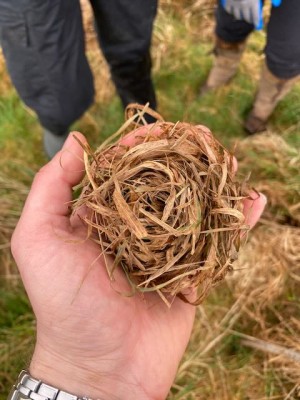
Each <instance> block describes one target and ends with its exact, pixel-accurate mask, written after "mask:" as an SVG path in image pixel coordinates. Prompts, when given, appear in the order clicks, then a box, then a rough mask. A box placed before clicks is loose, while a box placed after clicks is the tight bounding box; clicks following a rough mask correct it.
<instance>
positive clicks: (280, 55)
mask: <svg viewBox="0 0 300 400" xmlns="http://www.w3.org/2000/svg"><path fill="white" fill-rule="evenodd" d="M216 20H217V25H216V35H217V36H218V37H220V38H221V39H223V40H225V41H226V42H230V43H236V42H241V41H244V40H245V39H246V38H247V36H248V35H249V34H250V33H251V32H252V31H253V30H254V26H253V25H252V24H249V23H248V22H245V21H238V20H236V19H235V18H234V17H233V16H232V15H230V14H228V13H227V12H226V11H225V10H224V8H223V7H222V6H221V4H220V3H219V5H218V8H217V11H216ZM265 56H266V63H267V66H268V68H269V69H270V71H271V72H272V73H273V74H274V75H275V76H277V77H278V78H280V79H290V78H294V77H295V76H297V75H299V74H300V0H282V3H281V5H280V6H279V7H272V9H271V15H270V19H269V22H268V25H267V43H266V47H265Z"/></svg>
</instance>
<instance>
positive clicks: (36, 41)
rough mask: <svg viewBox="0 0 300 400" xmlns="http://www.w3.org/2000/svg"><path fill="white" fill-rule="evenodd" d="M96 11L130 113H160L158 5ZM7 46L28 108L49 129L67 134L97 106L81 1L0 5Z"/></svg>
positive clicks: (121, 4) (0, 34) (137, 2)
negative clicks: (155, 43)
mask: <svg viewBox="0 0 300 400" xmlns="http://www.w3.org/2000/svg"><path fill="white" fill-rule="evenodd" d="M90 3H91V5H92V8H93V11H94V17H95V23H96V27H97V32H98V37H99V43H100V46H101V49H102V51H103V54H104V56H105V58H106V60H107V62H108V64H109V67H110V71H111V76H112V79H113V81H114V83H115V85H116V89H117V92H118V94H119V96H120V98H121V100H122V103H123V106H124V107H125V106H126V105H127V104H128V103H130V102H138V103H140V104H145V103H147V102H150V106H151V107H152V108H155V107H156V98H155V92H154V88H153V84H152V80H151V57H150V46H151V36H152V28H153V21H154V18H155V15H156V10H157V0H130V1H128V0H127V1H126V0H90ZM0 40H1V46H2V49H3V53H4V57H5V60H6V64H7V69H8V72H9V74H10V77H11V80H12V82H13V84H14V86H15V88H16V89H17V91H18V93H19V95H20V97H21V98H22V100H23V101H24V102H25V104H26V105H27V106H28V107H30V108H31V109H33V110H34V111H35V112H36V114H37V116H38V118H39V120H40V122H41V124H42V125H43V126H44V127H45V128H47V129H49V130H50V131H52V132H55V133H57V134H63V133H65V132H66V130H68V128H69V126H70V125H71V124H72V123H73V122H74V121H75V120H76V119H78V118H79V117H80V116H81V115H82V114H83V113H84V112H85V111H86V109H87V108H88V107H89V106H90V105H91V103H92V102H93V99H94V85H93V77H92V73H91V70H90V67H89V65H88V61H87V58H86V55H85V46H84V32H83V25H82V15H81V9H80V4H79V0H0ZM105 84H106V82H103V85H105Z"/></svg>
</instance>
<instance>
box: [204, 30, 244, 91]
mask: <svg viewBox="0 0 300 400" xmlns="http://www.w3.org/2000/svg"><path fill="white" fill-rule="evenodd" d="M245 47H246V41H243V42H237V43H229V42H225V41H224V40H222V39H220V38H219V37H216V44H215V47H214V50H213V53H214V55H215V60H214V64H213V67H212V69H211V70H210V73H209V75H208V78H207V80H206V82H205V84H204V85H203V86H202V88H201V89H200V95H203V94H205V93H206V92H208V91H210V90H212V89H216V88H218V87H220V86H223V85H225V84H226V83H228V82H229V81H230V80H231V78H232V77H233V76H234V75H235V74H236V72H237V69H238V66H239V63H240V60H241V57H242V55H243V51H244V49H245Z"/></svg>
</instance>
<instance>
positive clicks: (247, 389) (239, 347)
mask: <svg viewBox="0 0 300 400" xmlns="http://www.w3.org/2000/svg"><path fill="white" fill-rule="evenodd" d="M82 3H83V4H84V3H86V0H82ZM213 5H214V1H213V0H194V1H192V0H190V1H187V0H184V1H180V0H163V1H162V2H161V6H160V10H159V15H158V17H159V18H158V19H157V21H156V30H155V34H154V39H153V44H154V46H153V58H154V71H156V72H158V71H159V70H160V68H161V66H162V64H163V63H164V62H165V60H166V59H172V56H174V55H175V54H176V46H179V47H180V48H184V47H185V46H186V43H185V40H184V37H183V36H181V37H180V38H178V35H177V34H176V28H175V27H174V26H173V23H171V22H170V18H169V16H170V13H176V14H177V15H178V16H179V17H180V20H181V21H184V27H185V31H186V33H187V34H188V35H189V37H193V38H194V40H195V42H197V43H198V42H200V41H201V40H202V39H203V42H205V43H211V39H212V36H213V25H214V24H213V20H212V13H213ZM85 7H86V9H85V17H84V18H85V27H86V31H87V54H88V58H89V61H90V63H91V66H92V70H93V73H94V77H95V82H96V91H97V102H98V103H101V102H102V101H106V100H109V99H111V98H112V96H113V94H114V88H113V86H112V84H111V83H110V82H109V71H108V69H107V66H106V63H105V61H104V59H103V57H102V55H101V52H100V51H99V49H98V43H97V41H96V38H95V33H94V30H93V27H92V22H91V13H90V9H89V8H88V6H86V5H85ZM195 16H196V18H195ZM197 16H199V18H197ZM200 16H201V21H200ZM190 35H191V36H190ZM259 59H260V57H259V56H256V57H255V62H253V52H251V51H250V52H246V54H245V56H244V58H243V60H244V61H243V65H242V69H245V70H246V72H247V74H248V75H251V76H252V77H254V78H255V79H256V78H257V77H258V74H259V69H258V60H259ZM180 62H188V59H184V60H178V59H177V58H176V59H175V60H174V62H173V61H172V65H171V66H170V67H171V68H173V71H174V72H176V71H177V70H179V69H180ZM170 64H171V63H170ZM168 65H169V64H168ZM171 72H172V71H171ZM0 78H1V79H0V93H6V91H8V90H9V89H10V81H9V78H8V77H7V75H6V73H5V67H4V64H3V59H2V58H1V54H0ZM103 82H105V84H103ZM107 82H108V83H107ZM241 90H243V88H241ZM87 118H91V119H92V118H93V117H92V112H88V113H87ZM237 156H238V158H239V160H240V167H241V170H242V172H245V173H247V172H248V171H249V170H250V171H252V176H251V179H250V182H252V183H253V185H255V187H256V188H257V189H258V190H261V191H262V192H264V193H265V194H266V195H267V197H268V206H267V209H266V212H265V213H264V216H263V219H262V223H261V224H260V226H258V227H257V228H256V229H255V230H254V231H253V232H252V233H251V235H250V236H249V241H248V243H247V244H246V246H244V248H243V251H242V252H241V253H240V257H239V260H238V263H237V264H236V265H235V270H236V271H235V272H234V273H233V274H232V275H230V276H229V277H228V279H226V283H223V284H222V285H221V286H219V287H218V288H216V289H214V290H213V291H212V293H211V295H210V296H209V297H208V299H207V300H206V302H205V303H204V304H203V305H200V306H199V307H198V308H197V318H196V321H195V326H194V331H193V336H192V338H191V341H190V345H189V348H188V351H187V352H186V355H185V358H184V360H183V362H182V364H181V366H180V368H179V371H178V375H177V379H176V382H175V383H174V386H173V390H172V394H170V399H172V400H173V399H174V400H175V399H176V400H177V399H183V400H204V399H205V400H216V399H218V400H246V399H247V400H263V399H265V400H267V399H269V400H271V399H274V400H275V399H278V400H279V399H280V400H292V399H299V398H300V393H299V391H298V392H297V390H298V389H297V385H298V384H299V381H300V376H299V363H298V362H296V361H295V360H294V359H293V357H292V356H291V354H293V353H291V352H284V351H283V352H282V353H280V354H278V353H276V352H274V347H272V346H268V345H265V346H264V347H265V348H264V349H262V348H259V347H258V346H259V343H260V342H259V341H257V339H258V340H262V341H265V342H264V343H269V344H276V345H278V346H281V347H282V348H284V349H288V350H292V351H293V352H294V354H298V353H299V352H300V343H299V337H300V326H299V325H300V324H299V321H300V311H299V309H300V308H299V298H300V293H299V287H300V285H299V281H300V259H299V254H300V251H299V250H300V229H299V227H297V223H298V222H297V221H299V211H300V210H299V193H300V189H299V170H300V167H299V153H298V152H297V150H295V149H294V148H292V147H291V146H290V145H289V144H288V143H287V141H286V140H285V138H284V137H280V136H279V135H276V134H272V133H268V134H263V135H259V136H256V137H251V138H248V139H246V140H245V141H243V142H241V143H240V144H239V145H238V147H237ZM21 182H22V179H21V178H20V180H18V179H13V178H12V177H11V176H9V177H8V174H4V175H2V174H1V176H0V195H1V203H0V240H1V258H0V263H1V266H0V270H1V272H0V273H1V274H6V276H7V277H13V276H15V272H16V271H15V267H14V264H13V262H12V259H11V256H10V252H9V240H10V235H11V232H12V230H13V228H14V226H15V224H16V222H17V219H18V216H19V214H20V210H21V207H22V204H23V201H24V199H25V197H26V193H27V191H28V187H29V184H26V183H21ZM289 224H293V225H294V226H289ZM2 276H3V275H2ZM249 336H250V337H251V338H252V343H255V345H256V350H255V349H251V348H249V347H248V346H249V344H247V342H245V341H247V340H248V341H249V340H251V338H249ZM253 338H254V339H253ZM272 349H273V350H272ZM18 351H19V352H20V353H21V352H22V348H18ZM4 358H5V355H4V356H3V358H2V359H1V360H2V362H3V363H4ZM13 379H14V377H13V378H11V379H10V380H11V381H12V380H13Z"/></svg>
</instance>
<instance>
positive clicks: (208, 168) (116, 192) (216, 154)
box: [74, 118, 247, 305]
mask: <svg viewBox="0 0 300 400" xmlns="http://www.w3.org/2000/svg"><path fill="white" fill-rule="evenodd" d="M133 121H134V120H133V118H131V122H132V123H133V124H135V125H136V123H135V122H133ZM127 122H128V121H127ZM129 122H130V120H129ZM125 128H129V130H130V129H131V128H132V124H131V125H130V124H129V123H128V124H127V125H126V126H125ZM125 128H124V129H125ZM158 132H159V134H158ZM113 140H115V139H114V138H113V137H112V138H111V139H110V141H113ZM85 150H86V151H85V168H86V177H85V178H84V180H83V182H82V187H83V188H82V192H81V196H80V197H79V199H78V200H77V201H76V202H75V204H74V211H75V212H76V210H77V209H78V208H81V207H82V206H83V205H84V207H85V210H86V211H85V215H84V216H82V219H83V221H84V223H85V224H87V226H88V227H89V232H90V238H91V239H92V240H94V241H95V242H97V243H98V244H99V246H100V249H99V251H100V252H102V253H104V254H112V255H113V256H114V258H115V262H114V265H113V267H112V268H111V269H110V270H109V276H110V278H111V279H112V280H113V279H114V271H115V268H122V269H123V270H124V272H125V274H126V277H127V279H128V281H129V282H130V285H131V287H132V288H133V289H134V292H143V293H145V292H153V291H155V292H157V293H158V294H159V295H160V296H161V298H162V299H163V300H164V301H165V302H166V304H168V305H170V304H171V303H172V300H173V299H174V298H175V296H179V297H181V298H182V299H183V300H184V301H187V302H190V303H192V304H195V305H196V304H199V303H201V302H202V301H203V299H204V298H205V297H206V296H207V294H208V292H209V290H210V288H211V287H212V286H214V285H215V284H216V283H217V282H219V281H221V280H222V279H223V278H224V276H225V275H226V273H227V272H228V271H229V270H231V269H232V262H233V261H234V260H235V259H236V257H237V252H238V250H239V246H240V238H241V232H242V231H245V230H247V226H245V218H244V215H243V213H242V208H243V207H242V199H243V198H244V197H245V190H244V189H243V185H242V184H240V183H238V182H236V181H235V178H234V175H235V171H234V163H233V157H232V156H231V155H230V154H229V152H228V151H226V150H225V149H224V148H223V146H222V145H221V144H220V143H219V142H218V141H217V140H216V139H214V138H213V137H212V135H211V134H210V133H209V131H208V129H207V128H205V127H203V126H194V125H191V124H188V123H181V122H178V123H176V124H174V123H167V122H163V121H158V122H156V124H155V125H149V127H144V128H143V134H142V135H141V136H139V137H137V138H136V143H135V145H134V146H133V147H128V146H125V145H121V144H119V143H118V142H115V143H107V142H106V143H104V144H103V145H102V146H100V147H99V148H98V149H97V150H96V151H95V152H91V151H90V150H88V148H87V147H86V148H85ZM195 288H198V291H197V293H198V295H197V298H196V299H195V298H194V297H193V301H191V297H190V294H191V292H195Z"/></svg>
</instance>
